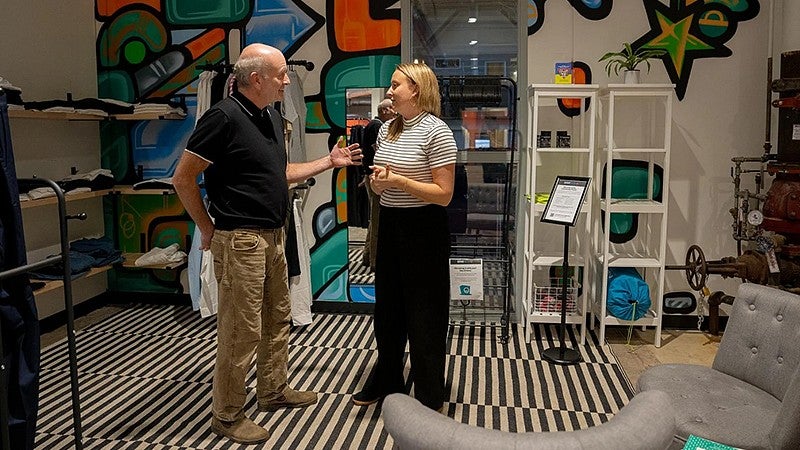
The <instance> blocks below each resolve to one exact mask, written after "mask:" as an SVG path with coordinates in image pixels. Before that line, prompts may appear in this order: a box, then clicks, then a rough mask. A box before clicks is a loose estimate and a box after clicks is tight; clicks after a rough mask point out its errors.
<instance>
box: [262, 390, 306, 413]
mask: <svg viewBox="0 0 800 450" xmlns="http://www.w3.org/2000/svg"><path fill="white" fill-rule="evenodd" d="M314 403H317V393H316V392H311V391H295V390H294V389H292V388H286V390H284V391H283V394H281V396H280V397H278V398H275V399H272V400H263V401H262V400H259V401H258V409H260V410H261V411H270V412H273V411H277V410H279V409H281V408H302V407H304V406H308V405H313V404H314Z"/></svg>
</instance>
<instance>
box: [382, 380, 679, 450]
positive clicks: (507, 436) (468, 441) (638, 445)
mask: <svg viewBox="0 0 800 450" xmlns="http://www.w3.org/2000/svg"><path fill="white" fill-rule="evenodd" d="M382 414H383V421H384V424H385V426H386V431H388V432H389V435H390V436H392V438H393V439H394V443H395V448H399V449H401V450H416V449H425V450H445V449H459V450H462V449H463V450H470V449H476V450H478V449H480V450H485V449H493V450H494V449H497V450H503V449H538V450H541V449H565V450H566V449H570V450H572V449H619V450H626V449H630V450H633V449H642V450H654V449H664V448H667V447H668V446H669V445H670V443H671V442H672V437H673V434H674V432H675V429H674V424H673V418H672V416H673V411H672V408H671V406H670V403H669V397H668V396H667V395H666V394H664V393H663V392H646V393H643V394H639V395H637V396H635V397H634V398H633V400H631V401H630V403H628V404H627V405H626V406H624V407H623V408H622V409H621V410H620V411H619V412H618V413H617V414H616V415H615V416H614V417H613V418H612V419H611V420H609V421H608V422H606V423H604V424H602V425H598V426H596V427H592V428H588V429H585V430H579V431H554V432H549V433H533V432H531V433H509V432H504V431H499V430H489V429H485V428H479V427H474V426H471V425H467V424H464V423H460V422H456V421H455V420H453V419H451V418H449V417H447V416H445V415H442V414H440V413H438V412H436V411H433V410H431V409H429V408H426V407H425V406H423V405H422V404H421V403H420V402H418V401H417V400H415V399H413V398H411V397H409V396H407V395H404V394H391V395H389V396H388V397H386V399H385V400H384V401H383V413H382Z"/></svg>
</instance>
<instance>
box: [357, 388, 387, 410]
mask: <svg viewBox="0 0 800 450" xmlns="http://www.w3.org/2000/svg"><path fill="white" fill-rule="evenodd" d="M383 397H384V396H383V395H381V394H378V393H377V392H376V391H375V390H374V389H369V388H364V389H362V390H361V391H360V392H357V393H355V394H353V404H354V405H356V406H369V405H371V404H373V403H377V402H379V401H381V400H383Z"/></svg>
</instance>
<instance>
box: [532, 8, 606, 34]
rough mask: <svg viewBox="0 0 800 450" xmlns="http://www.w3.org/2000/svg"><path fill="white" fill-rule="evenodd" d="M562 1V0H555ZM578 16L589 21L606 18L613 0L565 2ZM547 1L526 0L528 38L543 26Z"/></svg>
mask: <svg viewBox="0 0 800 450" xmlns="http://www.w3.org/2000/svg"><path fill="white" fill-rule="evenodd" d="M557 1H564V0H557ZM566 1H569V4H570V5H572V7H573V8H575V11H577V12H578V14H580V15H582V16H583V17H585V18H587V19H589V20H600V19H605V18H606V17H608V14H609V13H610V12H611V4H612V2H613V0H566ZM545 2H547V0H528V36H530V35H532V34H534V33H536V32H537V31H539V29H540V28H542V25H543V24H544V4H545Z"/></svg>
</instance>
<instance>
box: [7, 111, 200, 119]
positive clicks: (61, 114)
mask: <svg viewBox="0 0 800 450" xmlns="http://www.w3.org/2000/svg"><path fill="white" fill-rule="evenodd" d="M8 117H11V118H17V119H38V120H41V119H45V120H74V121H93V120H94V121H100V120H108V119H114V120H183V119H185V118H186V115H183V114H174V113H170V114H157V113H138V114H104V115H98V114H86V113H79V112H69V111H35V110H31V109H9V110H8Z"/></svg>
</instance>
